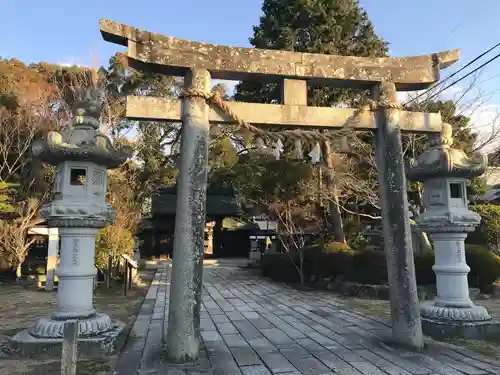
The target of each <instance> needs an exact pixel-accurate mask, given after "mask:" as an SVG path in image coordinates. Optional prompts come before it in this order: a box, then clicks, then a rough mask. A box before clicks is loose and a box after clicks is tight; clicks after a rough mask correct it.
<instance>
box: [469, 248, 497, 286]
mask: <svg viewBox="0 0 500 375" xmlns="http://www.w3.org/2000/svg"><path fill="white" fill-rule="evenodd" d="M465 256H466V259H467V264H468V265H469V267H470V273H469V285H470V286H472V287H475V288H479V289H481V291H482V292H489V291H490V289H491V284H493V283H494V282H495V281H496V280H498V279H500V257H499V256H498V255H496V254H494V253H492V252H491V251H489V249H488V248H486V247H484V246H479V245H467V246H466V247H465Z"/></svg>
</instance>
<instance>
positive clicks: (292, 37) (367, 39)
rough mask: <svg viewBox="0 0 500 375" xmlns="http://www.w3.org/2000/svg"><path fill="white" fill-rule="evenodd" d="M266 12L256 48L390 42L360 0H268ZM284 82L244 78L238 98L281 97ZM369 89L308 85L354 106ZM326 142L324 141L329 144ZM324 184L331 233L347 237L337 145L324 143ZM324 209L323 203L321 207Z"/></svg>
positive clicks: (324, 97) (327, 50)
mask: <svg viewBox="0 0 500 375" xmlns="http://www.w3.org/2000/svg"><path fill="white" fill-rule="evenodd" d="M262 11H263V15H262V16H261V18H260V23H259V25H258V26H255V27H254V28H253V30H254V35H253V37H252V38H250V43H251V44H252V45H253V46H254V47H257V48H263V49H276V50H286V51H295V52H307V53H320V54H332V55H346V56H364V57H368V56H372V57H379V56H386V55H387V50H388V48H387V47H388V43H387V42H385V41H384V40H383V39H382V38H380V37H379V36H377V35H376V33H375V31H374V28H373V24H372V23H371V22H370V20H369V18H368V15H367V13H366V12H365V11H364V10H363V9H362V8H360V6H359V1H358V0H264V4H263V6H262ZM280 93H281V90H280V85H279V84H276V83H264V82H262V81H260V80H256V81H246V82H241V83H240V84H239V85H237V87H236V94H235V99H236V100H239V101H247V102H258V103H271V102H279V101H280V99H281V98H280ZM365 94H366V93H365V92H359V91H358V92H355V91H352V90H346V89H334V88H329V87H308V105H313V106H332V105H335V104H337V103H346V104H349V105H351V106H355V105H356V102H357V101H359V99H361V98H362V97H363V96H364V95H365ZM325 146H326V145H325ZM325 150H327V151H328V152H326V153H325V155H324V158H325V161H326V166H327V168H326V173H325V182H326V184H325V187H326V188H327V189H329V190H331V192H332V193H333V197H334V198H333V199H332V201H331V202H330V205H329V206H330V207H329V211H330V212H329V215H324V214H320V216H323V217H325V219H326V226H327V227H328V228H329V229H328V232H329V233H327V235H328V236H329V237H331V238H332V239H333V240H334V241H338V242H345V235H344V231H343V227H342V217H341V212H340V208H339V202H338V192H337V190H336V189H337V186H335V183H334V181H335V177H334V173H335V171H334V170H333V168H332V163H331V160H332V158H333V152H332V151H333V150H332V148H331V147H325ZM320 210H322V209H320Z"/></svg>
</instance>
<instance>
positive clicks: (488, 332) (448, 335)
mask: <svg viewBox="0 0 500 375" xmlns="http://www.w3.org/2000/svg"><path fill="white" fill-rule="evenodd" d="M420 313H421V317H422V330H423V332H424V334H426V335H428V336H430V337H432V338H433V339H436V340H448V339H452V338H464V339H470V340H495V339H496V338H498V337H499V336H500V321H497V320H493V319H492V318H491V317H490V315H489V314H488V312H487V311H486V309H485V308H484V307H482V306H475V305H472V306H470V307H445V306H438V305H436V304H435V303H434V302H425V303H423V304H422V306H421V310H420Z"/></svg>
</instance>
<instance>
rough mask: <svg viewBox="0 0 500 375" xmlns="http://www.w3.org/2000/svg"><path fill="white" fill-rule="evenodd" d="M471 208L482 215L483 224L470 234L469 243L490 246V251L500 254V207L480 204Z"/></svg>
mask: <svg viewBox="0 0 500 375" xmlns="http://www.w3.org/2000/svg"><path fill="white" fill-rule="evenodd" d="M470 208H471V209H472V210H474V211H475V212H477V213H478V214H479V215H481V223H480V224H479V225H478V226H477V228H476V230H475V231H474V232H473V233H471V234H469V236H468V237H467V243H469V244H475V245H484V246H488V247H489V248H490V250H492V251H495V252H496V253H497V254H498V253H500V206H498V205H494V204H478V205H475V206H470Z"/></svg>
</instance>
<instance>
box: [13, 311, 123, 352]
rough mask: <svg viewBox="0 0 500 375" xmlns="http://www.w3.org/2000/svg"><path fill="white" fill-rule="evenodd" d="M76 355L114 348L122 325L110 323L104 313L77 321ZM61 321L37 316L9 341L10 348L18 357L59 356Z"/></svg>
mask: <svg viewBox="0 0 500 375" xmlns="http://www.w3.org/2000/svg"><path fill="white" fill-rule="evenodd" d="M78 323H79V326H78V331H79V335H78V340H77V342H78V356H80V355H81V356H86V357H105V356H107V355H110V354H113V353H114V352H115V350H116V347H117V345H116V341H117V338H118V336H119V335H120V334H121V333H122V331H123V328H124V327H125V326H124V324H122V323H121V322H113V323H111V320H110V318H109V316H107V315H105V314H96V315H95V316H93V317H91V318H88V319H82V320H79V321H78ZM63 328H64V320H54V319H51V318H41V319H39V320H38V322H37V323H36V324H35V325H34V326H33V327H30V328H28V329H25V330H24V331H21V332H19V333H17V334H16V335H15V336H13V337H12V338H11V339H10V340H9V344H10V345H9V346H10V350H11V351H12V352H14V353H16V354H19V355H21V356H34V355H38V354H42V353H45V354H49V355H54V356H57V357H60V356H61V348H62V341H63V336H62V333H63Z"/></svg>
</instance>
